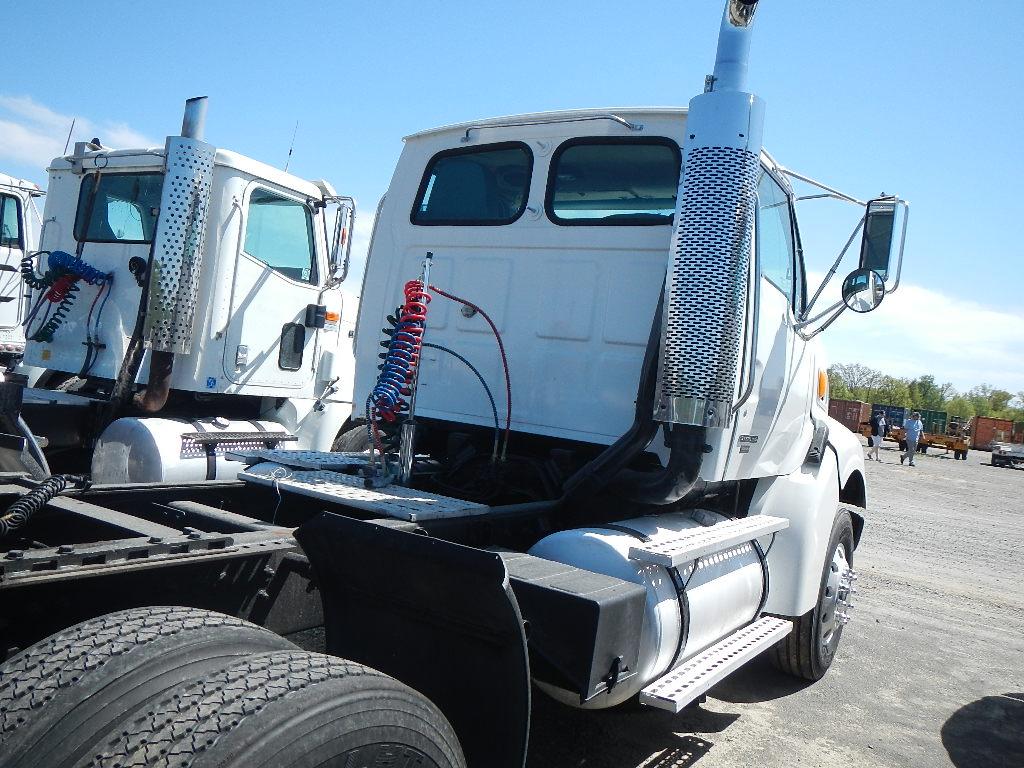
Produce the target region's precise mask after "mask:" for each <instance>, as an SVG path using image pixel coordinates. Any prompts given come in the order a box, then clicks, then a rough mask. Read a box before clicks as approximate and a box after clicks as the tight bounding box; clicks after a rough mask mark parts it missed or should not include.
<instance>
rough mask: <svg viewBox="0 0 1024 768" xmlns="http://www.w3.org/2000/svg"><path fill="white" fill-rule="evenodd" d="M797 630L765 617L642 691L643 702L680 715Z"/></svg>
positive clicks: (641, 698)
mask: <svg viewBox="0 0 1024 768" xmlns="http://www.w3.org/2000/svg"><path fill="white" fill-rule="evenodd" d="M792 629H793V622H791V621H787V620H785V619H777V618H775V617H774V616H765V617H764V618H762V619H758V620H757V621H755V622H754V623H753V624H748V625H747V626H746V627H744V628H743V629H740V630H737V631H736V632H733V633H732V634H731V635H729V636H728V637H727V638H725V639H724V640H720V641H718V642H717V643H715V644H714V645H712V646H711V647H710V648H708V649H707V650H706V651H702V652H701V653H699V654H697V655H696V656H694V657H693V658H692V659H690V660H689V661H687V662H685V663H684V664H683V665H682V666H679V667H677V668H676V669H675V670H673V671H672V672H669V673H668V674H667V675H665V676H664V677H663V678H661V679H660V680H655V681H654V682H653V683H651V684H650V685H648V686H647V687H646V688H644V689H643V690H642V691H640V703H641V704H646V705H647V706H649V707H657V708H658V709H667V710H668V711H669V712H676V713H678V712H680V711H682V709H683V707H685V706H686V705H687V704H689V703H690V702H691V701H693V700H694V699H696V698H697V697H698V696H700V695H701V694H703V693H706V692H707V691H708V689H710V688H711V687H712V686H713V685H715V683H717V682H719V681H720V680H723V679H724V678H725V677H727V676H728V675H730V674H731V673H732V672H735V671H736V670H737V669H739V668H740V667H742V666H743V665H744V664H746V663H747V662H748V661H750V660H751V659H753V658H754V657H755V656H757V655H758V654H759V653H761V652H763V651H766V650H768V649H769V648H771V647H772V646H773V645H775V643H777V642H778V641H779V640H781V639H782V638H784V637H785V636H786V635H788V634H789V633H790V631H792Z"/></svg>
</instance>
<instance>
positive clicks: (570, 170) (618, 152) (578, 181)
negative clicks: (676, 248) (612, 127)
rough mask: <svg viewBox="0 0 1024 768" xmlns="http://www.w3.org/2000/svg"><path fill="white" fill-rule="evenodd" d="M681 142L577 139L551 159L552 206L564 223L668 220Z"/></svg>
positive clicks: (676, 185) (557, 219)
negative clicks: (679, 143)
mask: <svg viewBox="0 0 1024 768" xmlns="http://www.w3.org/2000/svg"><path fill="white" fill-rule="evenodd" d="M679 163H680V152H679V147H678V146H677V145H676V143H675V142H674V141H672V140H671V139H625V140H619V141H616V140H612V139H575V140H570V141H567V142H566V143H564V144H562V145H561V146H560V147H559V148H558V150H557V151H556V152H555V156H554V158H553V159H552V161H551V173H550V176H549V178H548V192H547V201H546V207H547V212H548V218H550V219H551V220H552V221H553V222H555V223H556V224H562V225H595V224H605V225H623V224H626V225H645V224H668V223H670V222H671V221H672V215H673V214H674V213H675V210H676V192H677V190H678V188H679Z"/></svg>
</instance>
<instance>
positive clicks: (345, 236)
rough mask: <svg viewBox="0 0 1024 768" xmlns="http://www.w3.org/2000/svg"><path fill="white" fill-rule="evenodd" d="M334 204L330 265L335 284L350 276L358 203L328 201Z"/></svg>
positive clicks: (332, 199)
mask: <svg viewBox="0 0 1024 768" xmlns="http://www.w3.org/2000/svg"><path fill="white" fill-rule="evenodd" d="M326 202H327V203H334V204H336V205H337V208H336V209H335V212H334V235H333V237H332V238H331V250H330V254H329V261H328V263H329V265H330V269H331V277H332V279H333V280H334V281H335V282H338V283H340V282H343V281H344V280H345V278H346V277H347V276H348V263H349V256H350V254H351V252H352V230H353V228H354V227H355V223H356V202H355V200H353V199H352V198H351V197H332V198H329V199H327V200H326Z"/></svg>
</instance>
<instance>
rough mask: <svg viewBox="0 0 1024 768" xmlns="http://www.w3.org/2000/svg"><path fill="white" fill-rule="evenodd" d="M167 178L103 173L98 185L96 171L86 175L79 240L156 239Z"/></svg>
mask: <svg viewBox="0 0 1024 768" xmlns="http://www.w3.org/2000/svg"><path fill="white" fill-rule="evenodd" d="M163 179H164V177H163V174H161V173H110V174H101V175H100V179H99V186H98V187H97V185H96V174H93V173H90V174H87V175H85V176H83V177H82V186H81V189H80V190H79V193H78V215H77V216H76V218H75V239H76V240H79V241H84V242H89V243H151V242H153V235H154V233H155V232H156V220H157V214H159V212H160V195H161V192H162V188H163ZM94 191H95V195H93V192H94ZM86 219H88V222H86Z"/></svg>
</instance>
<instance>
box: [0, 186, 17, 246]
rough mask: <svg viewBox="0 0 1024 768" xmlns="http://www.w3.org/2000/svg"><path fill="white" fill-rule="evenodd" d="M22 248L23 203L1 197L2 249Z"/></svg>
mask: <svg viewBox="0 0 1024 768" xmlns="http://www.w3.org/2000/svg"><path fill="white" fill-rule="evenodd" d="M21 247H22V245H21V201H20V200H19V199H18V198H16V197H14V196H13V195H0V248H21Z"/></svg>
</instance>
